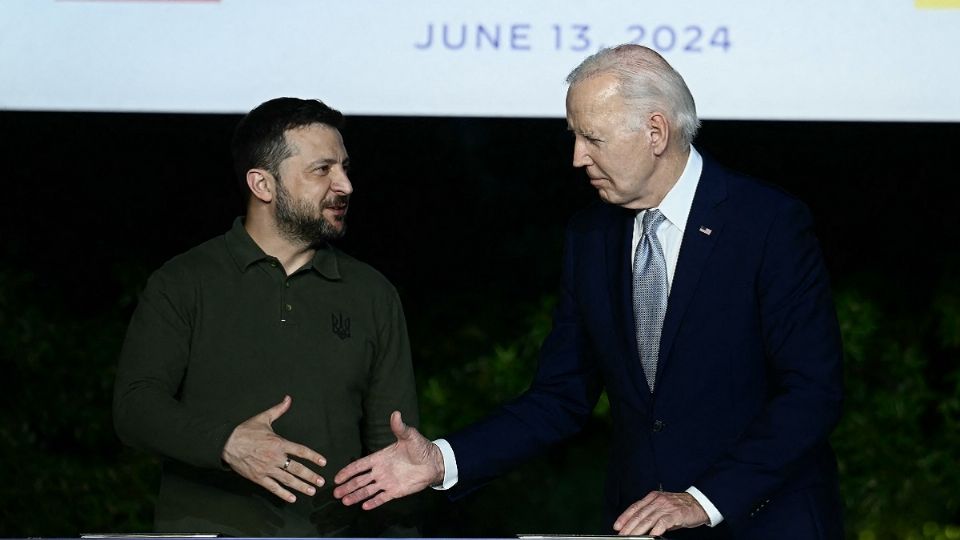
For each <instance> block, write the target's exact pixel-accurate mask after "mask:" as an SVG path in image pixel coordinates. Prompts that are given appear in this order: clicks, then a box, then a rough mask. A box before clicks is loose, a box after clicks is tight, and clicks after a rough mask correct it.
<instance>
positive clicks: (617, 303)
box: [605, 208, 650, 402]
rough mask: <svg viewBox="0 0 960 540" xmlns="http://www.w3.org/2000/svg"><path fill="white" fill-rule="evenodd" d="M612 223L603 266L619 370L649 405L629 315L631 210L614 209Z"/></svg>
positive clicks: (609, 227)
mask: <svg viewBox="0 0 960 540" xmlns="http://www.w3.org/2000/svg"><path fill="white" fill-rule="evenodd" d="M615 216H617V217H616V218H615V219H613V220H612V221H611V223H610V224H609V226H608V228H607V231H606V246H605V250H606V266H607V284H608V287H609V291H608V293H609V295H610V306H611V307H612V308H613V312H614V323H615V328H614V331H615V332H616V334H617V338H618V339H619V341H620V347H621V349H620V350H621V351H622V357H623V369H624V371H625V372H626V375H627V376H628V377H629V379H630V380H631V381H632V383H633V385H634V386H635V387H636V389H637V391H636V395H638V396H640V397H641V399H642V400H643V401H644V402H649V401H650V389H649V387H648V386H647V380H646V377H645V376H644V374H643V368H642V366H641V364H640V353H639V352H638V350H637V333H636V325H635V322H634V314H633V300H632V298H633V271H632V269H631V265H630V247H631V243H632V241H633V228H634V220H635V218H636V214H635V212H634V211H632V210H625V209H622V208H621V209H617V211H616V212H615Z"/></svg>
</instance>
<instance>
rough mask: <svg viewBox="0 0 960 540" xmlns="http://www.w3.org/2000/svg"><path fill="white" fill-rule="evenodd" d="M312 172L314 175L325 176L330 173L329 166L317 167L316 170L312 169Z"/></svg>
mask: <svg viewBox="0 0 960 540" xmlns="http://www.w3.org/2000/svg"><path fill="white" fill-rule="evenodd" d="M313 172H315V173H317V174H320V175H325V174H327V173H328V172H330V165H320V166H319V167H317V168H316V169H314V170H313Z"/></svg>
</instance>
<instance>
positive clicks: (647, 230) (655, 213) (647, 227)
mask: <svg viewBox="0 0 960 540" xmlns="http://www.w3.org/2000/svg"><path fill="white" fill-rule="evenodd" d="M665 219H667V216H665V215H663V214H662V213H660V211H659V210H647V212H646V213H645V214H643V220H642V221H643V234H653V233H655V232H657V227H659V226H660V224H661V223H663V221H664V220H665Z"/></svg>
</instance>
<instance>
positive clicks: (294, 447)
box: [281, 439, 327, 467]
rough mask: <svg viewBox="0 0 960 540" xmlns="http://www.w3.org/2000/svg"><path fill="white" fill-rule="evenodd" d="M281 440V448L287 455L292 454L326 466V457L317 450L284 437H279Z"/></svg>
mask: <svg viewBox="0 0 960 540" xmlns="http://www.w3.org/2000/svg"><path fill="white" fill-rule="evenodd" d="M281 440H283V441H284V445H283V450H284V452H286V453H287V454H288V455H293V456H297V457H299V458H303V459H304V460H306V461H309V462H310V463H316V464H317V465H319V466H321V467H324V466H326V464H327V458H325V457H323V456H322V455H320V453H319V452H317V451H315V450H313V449H312V448H308V447H306V446H304V445H302V444H297V443H295V442H290V441H287V440H285V439H281Z"/></svg>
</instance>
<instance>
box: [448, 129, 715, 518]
mask: <svg viewBox="0 0 960 540" xmlns="http://www.w3.org/2000/svg"><path fill="white" fill-rule="evenodd" d="M702 172H703V158H702V157H701V156H700V153H699V152H697V150H696V149H695V148H694V147H693V146H691V147H690V155H689V156H688V157H687V164H686V166H684V168H683V172H682V173H681V174H680V178H679V179H677V182H676V183H675V184H674V185H673V187H672V188H670V191H668V192H667V194H666V195H665V196H664V197H663V200H662V201H660V206H658V207H657V209H659V210H660V212H661V213H662V214H663V215H664V217H665V218H667V219H665V220H664V221H663V222H662V223H660V226H659V227H658V228H657V231H656V234H657V239H658V240H660V245H661V246H662V247H663V256H664V258H665V259H666V261H667V294H669V291H670V287H672V286H673V273H674V271H675V270H676V268H677V259H678V258H679V256H680V244H681V243H682V242H683V231H684V230H686V228H687V217H689V216H690V207H691V206H692V205H693V196H694V194H695V193H696V192H697V185H698V184H699V183H700V174H701V173H702ZM647 211H648V210H642V211H640V212H637V217H636V219H635V220H634V224H633V240H632V243H631V249H630V267H631V268H633V258H634V256H635V254H636V251H637V244H639V243H640V238H641V237H642V236H643V220H642V219H643V215H644V214H645V213H646V212H647ZM433 443H434V444H436V445H437V447H438V448H439V449H440V454H441V455H443V467H444V473H443V483H442V484H441V485H439V486H433V488H434V489H438V490H446V489H450V488H452V487H453V486H454V485H456V483H457V480H458V479H459V478H458V471H457V458H456V456H455V455H454V453H453V448H452V447H451V446H450V443H448V442H447V441H446V440H445V439H437V440H435V441H433ZM687 493H689V494H690V495H692V496H693V498H694V499H696V500H697V502H698V503H700V506H702V507H703V509H704V510H705V511H706V512H707V516H709V517H710V526H711V527H714V526H716V525H717V524H719V523H720V522H721V521H723V516H722V515H720V512H719V511H718V510H717V507H716V506H714V505H713V503H711V502H710V499H708V498H707V497H706V496H705V495H704V494H703V493H701V492H700V490H698V489H697V488H696V487H694V486H690V487H689V488H688V489H687Z"/></svg>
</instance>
